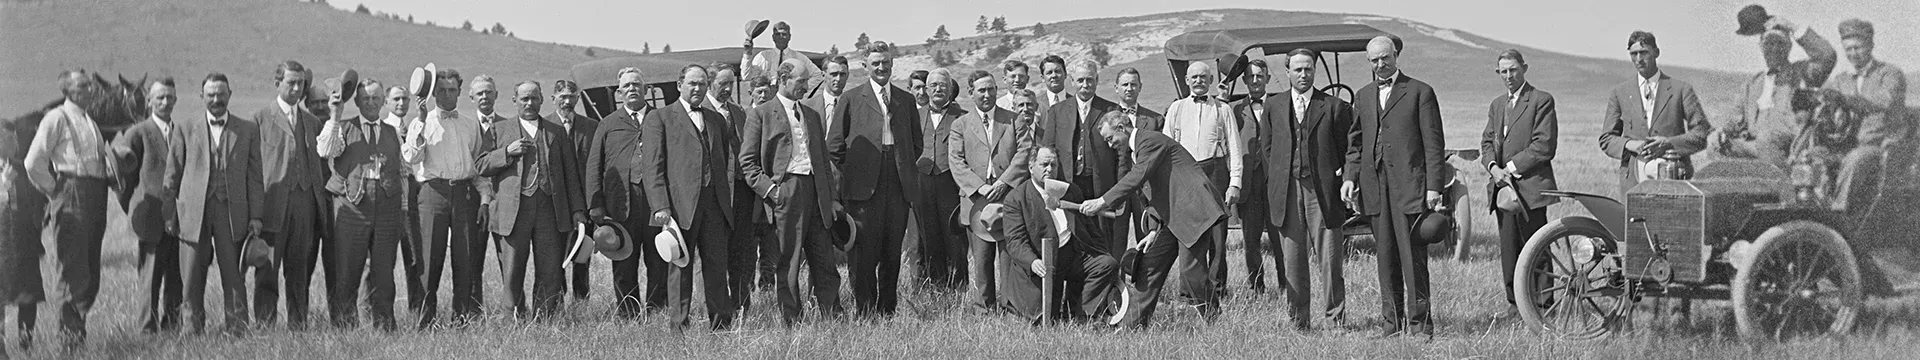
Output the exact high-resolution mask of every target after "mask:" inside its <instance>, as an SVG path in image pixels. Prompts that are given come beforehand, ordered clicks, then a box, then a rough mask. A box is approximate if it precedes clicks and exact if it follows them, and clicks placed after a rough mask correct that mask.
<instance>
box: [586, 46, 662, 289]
mask: <svg viewBox="0 0 1920 360" xmlns="http://www.w3.org/2000/svg"><path fill="white" fill-rule="evenodd" d="M617 78H618V81H619V84H620V87H619V89H617V90H615V91H614V93H615V95H616V96H617V97H618V98H619V100H620V103H621V106H619V107H618V109H616V111H614V112H613V114H612V115H608V116H607V117H605V118H601V119H600V128H599V129H598V130H597V131H596V132H594V134H593V141H592V142H593V146H592V149H591V150H588V152H587V166H586V168H584V169H582V170H581V171H580V177H582V178H584V179H585V181H584V183H585V185H586V191H585V195H586V201H587V209H588V210H587V217H588V218H589V220H592V221H594V222H596V223H603V224H604V223H614V222H618V223H620V224H621V225H622V226H624V227H626V228H627V231H628V232H630V233H631V235H632V236H633V240H634V241H635V243H639V242H640V241H646V240H647V239H652V238H653V236H654V234H659V233H660V227H659V226H653V225H651V220H652V219H651V216H652V215H651V211H649V210H650V209H651V208H650V206H651V205H649V203H648V202H647V193H646V190H644V186H645V185H644V182H643V181H642V180H643V179H644V176H642V175H641V173H640V171H639V170H640V169H641V167H640V163H639V161H638V159H639V157H640V148H641V142H640V141H641V139H640V129H641V120H643V119H645V116H646V114H647V113H648V112H649V111H650V109H648V108H647V105H646V104H647V103H646V98H645V97H644V96H645V94H646V91H647V89H646V83H645V82H643V81H642V80H641V78H640V69H638V68H624V69H620V72H619V75H617ZM612 260H613V301H614V304H615V305H614V314H616V315H619V316H620V317H621V318H624V319H628V320H637V319H639V317H640V313H641V310H642V309H645V310H648V311H652V310H656V309H659V308H660V307H662V306H666V303H667V263H666V261H663V260H661V259H660V257H659V256H649V255H648V254H645V253H641V254H637V255H635V256H631V257H628V258H626V259H612ZM643 262H644V263H646V265H647V288H646V295H645V297H644V298H643V297H641V296H642V295H641V293H640V264H641V263H643ZM643 299H644V301H643Z"/></svg>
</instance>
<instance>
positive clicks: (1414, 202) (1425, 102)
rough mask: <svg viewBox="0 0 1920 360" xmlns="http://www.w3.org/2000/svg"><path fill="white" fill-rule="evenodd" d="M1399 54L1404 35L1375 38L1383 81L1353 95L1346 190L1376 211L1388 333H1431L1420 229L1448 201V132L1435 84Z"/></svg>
mask: <svg viewBox="0 0 1920 360" xmlns="http://www.w3.org/2000/svg"><path fill="white" fill-rule="evenodd" d="M1399 57H1400V43H1399V41H1398V40H1394V39H1392V38H1389V37H1386V36H1380V37H1375V38H1373V41H1370V42H1368V43H1367V59H1368V61H1369V62H1371V63H1372V64H1373V76H1374V79H1376V81H1375V82H1374V84H1370V85H1369V86H1365V87H1362V88H1361V89H1360V91H1359V92H1358V93H1357V94H1355V95H1354V98H1353V103H1354V105H1353V108H1354V110H1353V114H1354V119H1356V122H1357V123H1356V124H1355V126H1354V128H1353V130H1351V131H1348V132H1347V133H1348V137H1347V138H1348V140H1349V141H1350V143H1349V144H1348V146H1347V167H1346V173H1345V174H1344V175H1345V178H1346V182H1345V183H1344V184H1342V185H1341V189H1340V192H1341V195H1342V197H1343V198H1344V199H1345V200H1346V202H1347V203H1349V204H1350V205H1349V206H1350V207H1354V208H1358V209H1359V211H1360V213H1361V214H1365V215H1367V216H1370V217H1372V221H1371V223H1372V225H1373V238H1374V244H1375V245H1374V250H1375V254H1378V255H1377V258H1378V262H1379V272H1380V284H1381V294H1382V295H1381V296H1380V305H1381V316H1382V317H1383V318H1385V319H1386V323H1387V324H1386V325H1385V326H1383V327H1382V329H1381V332H1380V336H1395V335H1399V334H1401V332H1402V331H1416V332H1418V333H1419V335H1421V336H1425V337H1426V338H1429V339H1431V338H1432V337H1433V317H1432V315H1431V314H1429V313H1428V311H1429V309H1430V307H1431V305H1430V304H1428V297H1429V296H1430V295H1431V294H1432V292H1431V289H1430V287H1429V283H1428V279H1427V247H1426V244H1425V243H1422V242H1420V241H1419V240H1418V239H1414V238H1413V235H1412V230H1413V226H1414V224H1413V220H1414V219H1415V218H1416V217H1418V216H1419V215H1420V213H1422V212H1427V211H1435V210H1438V209H1439V207H1440V206H1441V205H1442V203H1441V200H1442V197H1441V196H1440V190H1441V189H1444V188H1446V186H1447V179H1446V178H1445V177H1444V176H1442V175H1441V173H1440V167H1441V166H1444V163H1445V162H1446V153H1445V152H1443V151H1442V149H1445V148H1446V139H1447V138H1446V135H1445V133H1444V132H1443V131H1442V125H1441V120H1440V101H1439V100H1438V97H1436V96H1435V95H1434V94H1433V87H1431V86H1428V85H1427V83H1425V82H1421V81H1420V80H1415V79H1414V78H1412V77H1408V76H1406V74H1402V73H1401V72H1400V68H1399V64H1398V63H1399ZM1354 204H1357V206H1356V205H1354ZM1406 327H1412V329H1407V328H1406Z"/></svg>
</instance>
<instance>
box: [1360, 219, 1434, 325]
mask: <svg viewBox="0 0 1920 360" xmlns="http://www.w3.org/2000/svg"><path fill="white" fill-rule="evenodd" d="M1389 198H1391V197H1389ZM1418 216H1419V215H1407V214H1396V213H1394V211H1391V210H1382V213H1381V214H1379V215H1375V216H1374V217H1373V222H1372V224H1373V244H1374V255H1375V259H1376V261H1378V263H1377V264H1378V267H1379V275H1380V307H1381V309H1380V314H1381V317H1382V318H1385V319H1386V322H1387V324H1388V325H1387V326H1389V327H1392V328H1394V329H1401V328H1402V326H1413V327H1416V328H1418V329H1421V330H1423V331H1425V330H1430V329H1432V328H1433V318H1432V316H1431V315H1430V314H1429V313H1428V309H1429V306H1430V304H1429V303H1428V296H1430V294H1432V292H1431V290H1432V289H1431V288H1430V284H1429V283H1428V282H1427V246H1426V245H1425V244H1416V243H1415V241H1416V240H1415V239H1414V238H1413V235H1412V230H1413V220H1414V219H1416V218H1417V217H1418Z"/></svg>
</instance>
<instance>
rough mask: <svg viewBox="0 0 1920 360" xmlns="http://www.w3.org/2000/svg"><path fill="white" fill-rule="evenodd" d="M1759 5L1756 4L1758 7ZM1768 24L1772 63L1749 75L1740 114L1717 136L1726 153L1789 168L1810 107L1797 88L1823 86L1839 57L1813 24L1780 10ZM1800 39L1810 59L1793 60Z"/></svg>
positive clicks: (1766, 43)
mask: <svg viewBox="0 0 1920 360" xmlns="http://www.w3.org/2000/svg"><path fill="white" fill-rule="evenodd" d="M1757 6H1758V5H1754V7H1757ZM1765 26H1766V29H1765V30H1764V31H1762V32H1761V33H1758V34H1756V35H1758V37H1759V39H1758V40H1759V42H1760V54H1761V58H1762V60H1764V61H1765V62H1766V64H1767V69H1766V70H1762V71H1760V72H1758V73H1755V74H1754V75H1753V77H1752V78H1751V79H1749V80H1748V81H1747V84H1746V90H1745V92H1744V93H1743V95H1742V96H1741V97H1740V102H1738V103H1736V104H1737V105H1736V106H1735V108H1737V109H1738V110H1739V111H1738V113H1739V114H1740V118H1738V119H1736V120H1735V121H1733V123H1732V124H1728V125H1727V126H1725V127H1722V128H1721V129H1720V131H1719V132H1717V134H1719V135H1721V136H1715V137H1714V138H1715V140H1717V141H1719V142H1720V143H1721V144H1720V145H1722V146H1719V147H1717V148H1718V149H1720V150H1721V153H1723V154H1726V155H1729V156H1735V157H1753V158H1759V159H1760V160H1763V161H1766V162H1768V163H1772V164H1774V166H1779V167H1780V168H1782V169H1786V168H1788V167H1789V166H1791V165H1789V164H1788V163H1787V157H1789V156H1792V154H1788V152H1789V151H1791V148H1792V147H1793V142H1794V139H1795V138H1797V137H1798V136H1799V134H1800V133H1801V132H1802V129H1801V127H1802V126H1801V125H1802V124H1804V123H1806V122H1805V121H1802V120H1800V119H1801V117H1802V116H1803V115H1804V114H1806V113H1807V112H1808V111H1810V110H1809V109H1794V107H1793V106H1792V103H1793V99H1794V97H1795V95H1796V94H1798V93H1801V92H1803V91H1810V90H1813V89H1818V88H1820V87H1821V85H1823V84H1825V83H1826V81H1827V77H1828V76H1829V75H1832V74H1833V69H1834V67H1835V64H1837V63H1838V62H1839V60H1840V59H1839V55H1838V53H1836V52H1834V49H1833V44H1832V43H1829V42H1827V39H1826V38H1824V37H1821V36H1820V34H1819V33H1816V32H1814V31H1813V28H1812V27H1801V26H1795V25H1794V24H1793V23H1792V22H1789V21H1787V20H1786V19H1785V18H1782V17H1780V16H1773V17H1771V18H1770V19H1769V20H1768V21H1767V23H1766V25H1765ZM1795 43H1798V44H1799V45H1800V49H1801V50H1802V51H1805V52H1806V53H1807V59H1806V60H1800V61H1792V62H1789V61H1788V60H1787V56H1788V54H1790V53H1792V52H1793V47H1794V45H1795Z"/></svg>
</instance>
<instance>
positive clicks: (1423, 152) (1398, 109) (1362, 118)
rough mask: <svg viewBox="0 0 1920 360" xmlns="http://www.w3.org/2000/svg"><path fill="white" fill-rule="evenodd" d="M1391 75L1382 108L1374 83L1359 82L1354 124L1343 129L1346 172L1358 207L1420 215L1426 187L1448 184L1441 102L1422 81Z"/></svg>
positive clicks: (1440, 188)
mask: <svg viewBox="0 0 1920 360" xmlns="http://www.w3.org/2000/svg"><path fill="white" fill-rule="evenodd" d="M1394 76H1395V79H1394V81H1393V82H1394V85H1393V92H1392V93H1391V94H1389V95H1388V96H1387V102H1386V106H1385V108H1386V109H1385V110H1382V109H1381V105H1380V104H1381V103H1380V87H1379V86H1375V85H1367V86H1363V87H1362V88H1361V89H1360V91H1359V92H1358V93H1356V94H1355V95H1354V97H1353V117H1354V121H1355V124H1356V126H1354V128H1353V130H1350V131H1348V132H1347V139H1348V141H1349V143H1348V146H1347V170H1346V174H1345V175H1346V179H1347V181H1353V182H1355V184H1356V185H1359V187H1360V211H1361V213H1363V214H1367V215H1379V214H1382V211H1392V212H1395V213H1400V214H1407V215H1413V214H1419V213H1421V212H1423V211H1426V210H1427V201H1426V196H1427V195H1426V193H1425V192H1426V191H1443V190H1444V189H1446V187H1447V180H1448V179H1447V177H1446V176H1445V175H1444V174H1442V172H1441V171H1440V167H1441V166H1444V164H1445V163H1446V161H1447V155H1446V152H1445V151H1444V149H1446V141H1447V136H1446V134H1445V132H1443V131H1442V130H1441V129H1442V128H1443V125H1442V124H1441V122H1440V100H1439V98H1438V97H1437V96H1435V95H1434V94H1433V87H1431V86H1427V83H1425V82H1421V81H1420V80H1415V79H1414V78H1412V77H1409V76H1407V75H1406V74H1396V75H1394ZM1388 189H1392V191H1391V192H1392V195H1393V196H1392V197H1391V198H1388V197H1387V195H1388V192H1389V191H1388Z"/></svg>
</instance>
